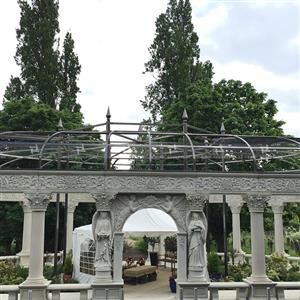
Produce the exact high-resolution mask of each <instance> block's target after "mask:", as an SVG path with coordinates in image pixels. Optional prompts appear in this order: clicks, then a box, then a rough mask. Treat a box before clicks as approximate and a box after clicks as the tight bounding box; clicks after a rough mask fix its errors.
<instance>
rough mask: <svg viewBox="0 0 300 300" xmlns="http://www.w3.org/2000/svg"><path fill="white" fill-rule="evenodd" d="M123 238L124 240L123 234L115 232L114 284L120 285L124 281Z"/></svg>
mask: <svg viewBox="0 0 300 300" xmlns="http://www.w3.org/2000/svg"><path fill="white" fill-rule="evenodd" d="M123 238H124V233H123V232H115V235H114V259H113V261H114V266H113V282H119V283H123V279H122V261H123Z"/></svg>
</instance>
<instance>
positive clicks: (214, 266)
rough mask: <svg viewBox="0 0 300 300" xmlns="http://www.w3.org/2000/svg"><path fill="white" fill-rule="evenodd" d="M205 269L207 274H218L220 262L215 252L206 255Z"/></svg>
mask: <svg viewBox="0 0 300 300" xmlns="http://www.w3.org/2000/svg"><path fill="white" fill-rule="evenodd" d="M207 269H208V273H209V274H212V273H220V271H221V260H220V258H219V256H218V254H217V253H216V252H210V253H209V254H208V255H207Z"/></svg>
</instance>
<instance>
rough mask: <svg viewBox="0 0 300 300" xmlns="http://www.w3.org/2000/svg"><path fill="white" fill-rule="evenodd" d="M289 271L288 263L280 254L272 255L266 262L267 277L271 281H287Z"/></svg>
mask: <svg viewBox="0 0 300 300" xmlns="http://www.w3.org/2000/svg"><path fill="white" fill-rule="evenodd" d="M289 269H290V265H289V261H288V259H287V258H286V257H285V256H284V255H282V254H278V253H273V254H272V255H271V256H270V258H269V259H268V260H267V275H268V277H269V278H270V279H271V280H273V281H287V277H288V270H289Z"/></svg>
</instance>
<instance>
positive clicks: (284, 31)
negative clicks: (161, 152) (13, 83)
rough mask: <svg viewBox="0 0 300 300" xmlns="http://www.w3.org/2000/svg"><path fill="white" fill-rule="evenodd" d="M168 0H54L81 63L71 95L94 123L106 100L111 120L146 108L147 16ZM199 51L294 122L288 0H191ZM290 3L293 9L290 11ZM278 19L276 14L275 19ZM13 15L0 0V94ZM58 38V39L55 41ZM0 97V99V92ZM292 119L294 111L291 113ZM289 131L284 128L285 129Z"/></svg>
mask: <svg viewBox="0 0 300 300" xmlns="http://www.w3.org/2000/svg"><path fill="white" fill-rule="evenodd" d="M167 3H168V0H129V1H123V0H89V1H84V0H60V27H61V39H63V37H64V35H65V33H66V32H67V31H68V30H70V31H71V32H72V34H73V38H74V40H75V50H76V52H77V53H78V55H79V60H80V63H81V65H82V72H81V74H80V81H79V85H80V88H81V93H80V94H79V96H78V99H79V102H80V103H81V105H82V111H83V113H84V116H85V121H86V122H87V123H92V124H96V123H101V122H102V121H104V119H105V114H106V109H107V106H108V105H109V106H110V108H111V113H112V120H113V121H116V120H118V121H121V120H122V121H140V120H142V119H143V118H146V117H147V116H148V114H147V113H145V112H144V110H143V108H142V106H141V105H140V103H139V100H140V99H143V98H144V95H145V86H146V85H147V84H149V82H151V81H152V78H149V77H148V76H146V75H142V72H143V71H144V63H145V62H146V61H147V60H148V59H149V53H148V50H147V49H148V47H149V46H150V44H151V43H152V41H153V38H154V33H155V20H156V18H157V16H158V15H159V14H160V13H161V12H164V11H165V9H166V6H167ZM191 3H192V6H193V22H194V27H195V31H196V32H197V33H198V34H199V37H200V39H199V42H200V47H201V55H202V57H203V58H210V59H212V60H213V63H214V65H215V73H216V75H215V80H219V79H221V78H223V77H225V78H227V79H230V78H235V79H241V80H242V81H250V82H252V83H253V84H254V86H255V87H256V88H257V89H258V90H260V91H266V92H268V93H269V94H270V97H272V98H274V99H275V100H278V101H279V102H278V107H280V109H281V110H282V112H281V115H280V116H282V118H284V120H285V121H287V125H286V128H287V130H293V128H298V127H299V125H298V124H296V123H295V122H296V121H297V117H289V113H291V112H292V111H293V107H294V115H297V111H296V110H297V107H295V103H297V100H299V98H298V99H297V98H296V95H297V93H298V91H299V90H298V89H297V88H296V85H298V80H299V78H298V77H297V72H298V70H299V63H298V58H299V53H298V51H297V50H299V43H297V37H299V30H298V27H297V25H299V22H298V21H297V20H296V19H297V16H298V13H297V11H296V10H295V5H294V6H293V7H292V8H291V7H290V5H284V6H281V8H280V9H277V8H274V7H273V5H271V4H270V5H268V6H265V8H263V7H252V8H251V7H250V6H249V3H248V4H247V3H239V4H236V3H235V4H234V5H233V4H232V3H227V2H224V1H220V2H217V1H210V0H191ZM292 10H293V11H292ZM278 20H279V21H278ZM18 22H19V8H18V5H17V1H11V0H1V1H0V26H1V37H2V40H3V41H4V42H3V43H2V45H1V48H0V52H1V55H0V66H1V69H0V98H2V96H3V93H4V89H5V87H6V85H7V83H8V81H9V77H10V75H11V74H15V75H17V74H18V73H19V72H18V67H17V66H16V64H15V62H14V59H13V56H14V54H15V49H16V44H17V41H16V33H15V29H16V28H17V27H18ZM61 44H62V41H61ZM0 101H1V100H0ZM298 119H299V116H298ZM288 132H289V133H290V131H288Z"/></svg>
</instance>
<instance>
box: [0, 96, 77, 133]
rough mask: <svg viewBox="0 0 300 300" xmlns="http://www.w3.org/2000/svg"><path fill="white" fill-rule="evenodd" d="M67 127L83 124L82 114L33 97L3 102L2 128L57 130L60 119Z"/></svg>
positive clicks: (0, 128) (0, 116)
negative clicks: (60, 108)
mask: <svg viewBox="0 0 300 300" xmlns="http://www.w3.org/2000/svg"><path fill="white" fill-rule="evenodd" d="M60 118H61V119H62V120H63V122H64V127H65V129H72V128H76V127H77V128H78V127H81V126H82V114H81V113H80V112H76V113H75V112H71V111H68V110H62V111H58V110H56V109H55V108H52V107H50V106H49V105H48V104H45V103H41V102H36V101H35V100H34V99H33V98H32V97H24V98H21V99H13V100H10V101H5V102H4V103H3V109H2V110H1V111H0V130H1V131H7V130H30V131H31V130H32V131H56V130H57V124H58V121H59V119H60Z"/></svg>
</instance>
